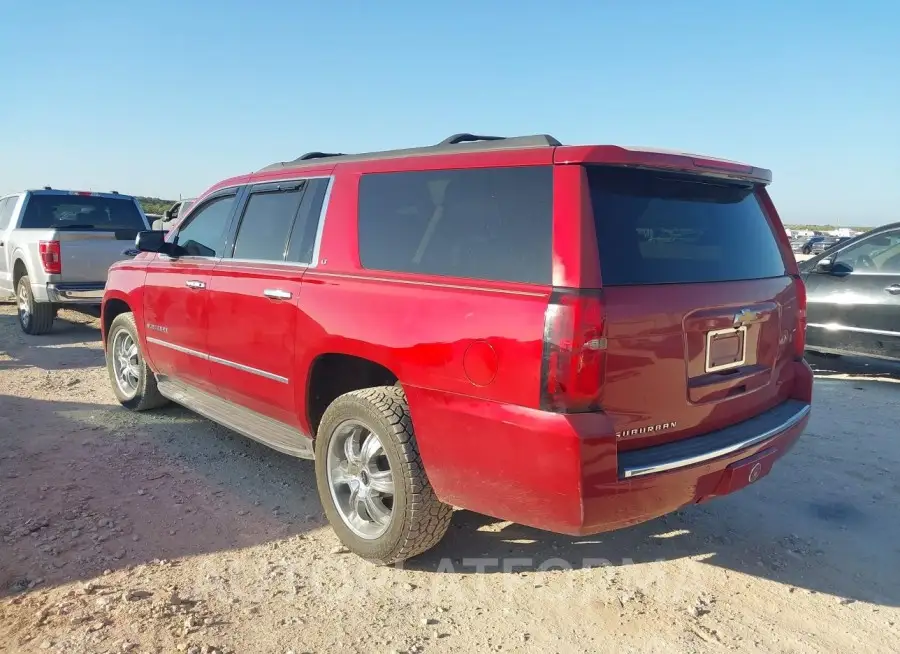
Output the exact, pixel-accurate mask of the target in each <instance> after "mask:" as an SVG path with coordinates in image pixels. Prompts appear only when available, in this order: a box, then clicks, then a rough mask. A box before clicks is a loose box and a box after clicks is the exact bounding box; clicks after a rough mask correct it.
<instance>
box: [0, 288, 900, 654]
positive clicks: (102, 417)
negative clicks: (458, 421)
mask: <svg viewBox="0 0 900 654" xmlns="http://www.w3.org/2000/svg"><path fill="white" fill-rule="evenodd" d="M61 315H62V319H61V320H59V321H57V323H56V325H55V326H54V330H53V332H52V334H50V335H48V336H44V337H26V336H24V335H23V334H21V333H20V331H19V329H18V326H17V325H16V322H15V316H14V307H13V306H11V305H2V306H0V652H37V651H51V652H110V653H111V652H190V653H192V654H197V653H200V652H204V653H211V652H221V653H225V652H235V653H238V652H240V653H243V652H251V653H257V652H259V653H269V652H273V653H278V654H286V653H288V652H294V653H295V654H300V653H301V652H391V651H396V652H451V651H453V652H487V651H503V652H531V651H538V652H542V653H550V652H585V651H592V652H666V653H670V652H720V651H723V650H726V649H731V650H737V651H773V652H774V651H777V652H851V651H853V652H856V651H866V652H891V651H893V652H896V651H897V643H898V642H900V624H898V623H900V608H898V607H900V566H898V562H900V519H898V509H897V505H898V500H900V477H898V475H897V473H896V471H897V469H898V466H900V441H898V435H897V428H896V424H897V419H898V417H900V410H898V402H900V385H898V381H900V368H893V367H884V366H882V367H873V366H869V365H867V364H864V363H859V362H855V361H850V362H844V361H843V360H842V362H841V367H840V368H839V369H838V368H835V367H834V366H822V365H820V366H819V372H818V379H817V382H816V407H815V411H814V417H813V419H812V422H811V423H810V427H809V429H808V431H807V433H806V435H805V437H804V438H803V439H802V440H801V442H800V443H799V444H798V446H797V447H796V448H795V449H794V450H793V451H792V452H791V454H790V455H789V457H788V458H787V459H785V460H784V461H782V462H781V464H780V465H778V466H777V467H776V469H775V471H774V472H773V473H772V475H770V476H769V477H768V478H766V479H764V480H762V481H760V482H759V483H758V484H756V485H754V486H752V487H750V488H748V489H746V490H744V491H742V492H740V493H738V494H736V495H734V496H731V497H728V498H723V499H719V500H716V501H714V502H711V503H709V504H705V505H702V506H695V507H691V508H689V509H686V510H683V511H680V512H678V513H676V514H673V515H670V516H667V517H666V518H662V519H659V520H655V521H653V522H650V523H648V524H644V525H640V526H637V527H634V528H631V529H626V530H622V531H618V532H614V533H610V534H601V535H598V536H594V537H587V538H569V537H564V536H556V535H553V534H548V533H544V532H540V531H537V530H534V529H529V528H525V527H521V526H518V525H514V524H509V523H503V522H497V521H496V520H492V519H489V518H486V517H483V516H479V515H476V514H473V513H470V512H467V511H457V512H456V513H455V515H454V519H453V523H452V526H451V528H450V532H449V533H448V535H447V538H446V539H445V540H444V541H443V542H442V544H441V545H440V546H438V548H436V549H435V550H433V551H432V552H429V553H427V554H426V555H424V556H422V557H419V558H418V559H415V560H413V561H410V562H407V564H406V565H405V566H404V567H403V568H402V569H400V568H376V567H373V566H371V565H369V564H366V563H364V562H363V561H361V560H359V559H357V558H356V557H354V556H352V555H348V554H347V553H346V552H345V551H344V550H342V549H341V548H340V547H339V546H338V542H337V540H336V538H335V537H334V535H333V534H332V532H331V531H330V529H329V528H328V527H327V525H325V522H324V517H323V514H322V510H321V506H320V504H319V501H318V499H317V497H316V493H315V483H314V479H313V469H312V465H311V463H309V462H303V461H296V460H293V459H291V458H289V457H287V456H283V455H281V454H278V453H276V452H273V451H270V450H267V449H266V448H264V447H263V446H260V445H258V444H256V443H254V442H252V441H249V440H246V439H243V438H241V437H240V436H237V435H234V434H232V433H230V432H228V431H227V430H225V429H222V428H220V427H217V426H215V425H213V424H212V423H210V422H208V421H206V420H203V419H201V418H199V417H197V416H194V415H192V414H190V413H189V412H187V411H186V410H183V409H179V408H177V407H172V408H168V409H165V410H162V411H158V412H155V413H150V414H142V415H134V414H131V413H128V412H126V411H124V410H122V409H120V408H119V406H118V405H117V404H116V403H115V399H114V397H113V395H112V392H111V391H110V389H109V382H108V379H107V376H106V372H105V369H104V368H103V367H102V366H103V354H102V351H101V349H100V345H99V330H98V327H97V321H96V320H95V319H94V318H91V317H89V316H85V315H83V314H78V313H71V312H63V314H61ZM820 363H824V364H832V360H820ZM891 643H894V644H893V645H891Z"/></svg>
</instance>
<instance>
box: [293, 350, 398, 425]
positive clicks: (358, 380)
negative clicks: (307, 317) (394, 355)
mask: <svg viewBox="0 0 900 654" xmlns="http://www.w3.org/2000/svg"><path fill="white" fill-rule="evenodd" d="M399 381H400V378H399V376H398V375H397V373H396V372H395V371H393V370H391V369H390V368H389V367H388V366H386V365H385V364H384V363H383V362H380V361H377V360H376V359H374V358H369V357H366V356H359V355H354V354H348V353H345V352H340V351H333V352H322V353H320V354H318V355H316V356H315V358H314V359H313V360H312V361H311V363H310V365H309V374H308V375H307V381H306V387H305V392H304V398H303V399H304V400H305V401H304V407H305V412H304V413H305V415H304V416H302V417H303V418H304V419H305V422H306V425H305V426H306V427H307V428H308V430H309V434H310V436H312V438H313V439H314V440H315V437H316V431H317V430H318V428H319V423H320V422H321V421H322V416H323V415H325V410H326V409H327V408H328V406H329V405H330V404H331V403H332V402H334V400H336V399H337V398H338V397H340V396H341V395H343V394H344V393H350V392H351V391H358V390H361V389H363V388H372V387H375V386H393V385H395V384H398V383H399Z"/></svg>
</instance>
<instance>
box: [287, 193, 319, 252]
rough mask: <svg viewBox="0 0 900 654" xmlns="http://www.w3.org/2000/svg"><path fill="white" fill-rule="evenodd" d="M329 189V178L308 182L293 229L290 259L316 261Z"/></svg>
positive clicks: (289, 250)
mask: <svg viewBox="0 0 900 654" xmlns="http://www.w3.org/2000/svg"><path fill="white" fill-rule="evenodd" d="M327 190H328V180H327V179H311V180H309V181H308V182H307V187H306V193H304V194H303V201H302V202H301V204H300V211H299V212H298V213H297V220H296V221H295V222H294V228H293V230H292V231H291V243H290V246H289V249H288V256H287V260H288V261H296V262H298V263H314V261H313V254H314V253H313V249H314V248H315V242H316V231H317V230H318V227H319V219H320V217H321V213H322V205H323V203H324V202H325V193H326V191H327Z"/></svg>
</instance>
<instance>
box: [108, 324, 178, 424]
mask: <svg viewBox="0 0 900 654" xmlns="http://www.w3.org/2000/svg"><path fill="white" fill-rule="evenodd" d="M106 369H107V371H108V372H109V380H110V381H111V382H112V387H113V392H115V394H116V398H117V399H118V400H119V403H120V404H122V406H124V407H126V408H128V409H131V410H132V411H146V410H148V409H155V408H157V407H161V406H163V405H165V404H167V403H168V402H169V401H168V400H167V399H166V398H164V397H163V396H162V395H161V394H160V392H159V390H158V389H157V387H156V376H155V375H154V374H153V371H152V370H150V367H149V366H148V365H147V362H146V361H144V356H143V354H142V353H141V347H140V340H139V339H138V333H137V327H136V326H135V323H134V314H132V313H122V314H119V315H118V316H116V317H115V319H114V320H113V321H112V325H110V327H109V336H108V337H107V340H106Z"/></svg>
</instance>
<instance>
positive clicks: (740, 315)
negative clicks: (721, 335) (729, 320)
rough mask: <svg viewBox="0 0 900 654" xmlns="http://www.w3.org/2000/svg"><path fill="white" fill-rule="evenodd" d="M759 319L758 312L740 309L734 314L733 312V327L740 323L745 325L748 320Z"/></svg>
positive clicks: (738, 325)
mask: <svg viewBox="0 0 900 654" xmlns="http://www.w3.org/2000/svg"><path fill="white" fill-rule="evenodd" d="M756 320H759V312H758V311H751V310H750V309H741V310H740V311H738V312H737V313H736V314H734V326H735V328H737V327H740V326H741V325H746V324H747V323H750V322H755V321H756Z"/></svg>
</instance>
